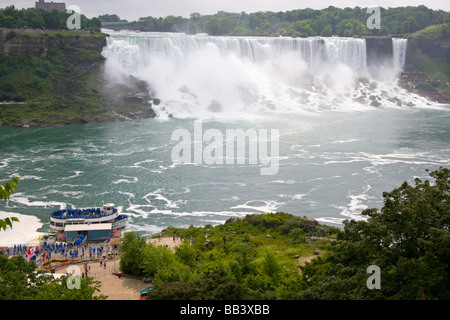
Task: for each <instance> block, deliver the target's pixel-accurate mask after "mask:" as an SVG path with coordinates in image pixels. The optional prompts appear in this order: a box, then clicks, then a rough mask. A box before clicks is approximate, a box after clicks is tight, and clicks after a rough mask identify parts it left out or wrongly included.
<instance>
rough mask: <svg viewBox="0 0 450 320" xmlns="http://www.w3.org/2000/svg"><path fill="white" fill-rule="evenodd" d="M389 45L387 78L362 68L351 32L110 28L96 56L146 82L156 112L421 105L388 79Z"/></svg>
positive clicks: (116, 73) (114, 73)
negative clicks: (292, 34)
mask: <svg viewBox="0 0 450 320" xmlns="http://www.w3.org/2000/svg"><path fill="white" fill-rule="evenodd" d="M393 48H394V51H393V57H392V59H393V61H394V64H395V65H396V66H397V68H395V70H396V71H395V74H393V75H392V76H389V77H388V79H389V80H388V81H386V76H384V80H383V81H378V80H377V79H376V77H374V76H373V75H371V74H369V73H368V71H367V58H366V43H365V40H364V39H355V38H338V37H331V38H321V37H315V38H284V37H279V38H265V37H212V36H201V35H196V36H192V35H184V34H168V33H132V32H120V33H114V32H112V33H111V34H110V37H108V44H107V47H106V48H105V50H104V52H103V54H104V56H105V57H106V58H107V65H106V72H107V76H108V79H109V81H110V82H112V83H113V82H115V81H118V82H120V81H124V80H121V79H126V77H127V76H128V75H133V76H135V77H137V78H139V79H142V80H145V81H147V82H148V83H149V84H150V87H151V88H152V91H153V92H152V93H153V95H154V96H157V97H158V98H160V99H161V101H162V103H161V104H160V105H159V106H155V108H156V110H155V111H156V112H157V113H158V115H159V116H161V117H163V116H167V115H172V116H174V117H220V118H226V117H236V116H239V117H243V116H245V115H249V114H250V115H255V114H267V113H269V114H273V113H284V112H288V113H290V112H305V111H323V110H359V109H364V108H368V107H369V108H372V107H380V106H383V107H398V106H402V105H406V104H408V105H415V104H417V103H423V104H425V103H427V102H426V100H425V99H421V98H420V97H418V96H415V95H412V94H410V93H408V92H407V91H406V90H403V89H401V88H400V87H398V86H397V85H396V76H397V75H398V72H399V70H400V71H401V67H402V66H403V64H404V60H405V52H406V40H403V39H395V40H393ZM383 72H384V73H386V71H383Z"/></svg>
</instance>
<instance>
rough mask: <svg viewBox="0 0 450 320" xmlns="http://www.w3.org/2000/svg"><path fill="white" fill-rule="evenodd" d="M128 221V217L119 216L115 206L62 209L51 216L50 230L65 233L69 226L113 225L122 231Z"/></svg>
mask: <svg viewBox="0 0 450 320" xmlns="http://www.w3.org/2000/svg"><path fill="white" fill-rule="evenodd" d="M127 221H128V215H126V214H119V212H118V211H117V209H116V208H115V206H114V204H112V203H107V204H104V203H103V204H102V206H101V207H99V208H85V209H60V210H56V211H53V212H52V213H51V216H50V228H51V229H52V230H54V231H57V232H59V231H64V228H65V227H66V226H67V225H77V224H90V225H91V224H103V223H111V224H112V229H113V230H116V229H122V228H124V227H125V225H126V223H127Z"/></svg>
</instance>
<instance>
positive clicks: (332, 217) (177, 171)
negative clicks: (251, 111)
mask: <svg viewBox="0 0 450 320" xmlns="http://www.w3.org/2000/svg"><path fill="white" fill-rule="evenodd" d="M449 110H450V109H449V107H448V106H438V107H429V108H386V109H375V108H373V109H367V110H366V111H353V112H350V111H349V112H331V111H330V112H321V113H304V114H289V115H287V114H285V115H279V116H277V117H258V118H255V119H252V120H226V121H225V120H222V121H221V120H217V119H216V120H208V121H207V120H205V121H203V129H204V130H207V129H209V128H213V129H216V130H218V131H219V132H223V133H225V132H226V129H243V130H247V129H261V128H265V129H278V130H279V133H280V138H279V169H278V172H277V173H276V174H275V175H261V174H260V169H261V167H262V166H263V164H261V163H257V164H249V163H248V161H246V162H245V163H243V164H236V162H234V163H233V164H212V165H208V164H201V163H200V164H194V163H190V164H189V163H181V164H174V163H173V161H172V158H171V152H172V150H173V148H174V147H175V145H177V143H178V142H176V141H171V135H172V133H173V132H174V130H176V129H179V128H183V129H186V130H188V131H190V132H193V126H194V119H165V120H162V119H148V120H140V121H130V122H122V123H102V124H89V125H70V126H65V127H53V128H9V127H0V181H6V180H8V179H9V178H10V177H12V176H18V177H20V178H21V181H20V183H19V186H18V187H19V188H18V190H17V192H16V193H15V194H14V195H13V196H12V197H11V199H10V200H9V201H8V202H7V203H5V202H2V203H0V214H1V215H0V218H1V217H4V216H10V215H12V214H19V217H22V218H23V219H22V222H23V223H22V226H21V229H17V230H20V233H21V236H23V237H26V235H28V236H29V237H32V236H33V232H35V231H38V232H47V231H48V230H49V224H48V221H46V220H45V219H48V218H49V216H50V212H51V211H53V210H56V209H59V208H60V206H61V204H65V205H67V206H69V207H92V206H98V205H100V204H101V202H102V201H104V202H113V203H115V204H116V205H117V206H118V207H119V209H120V211H121V212H125V213H128V214H130V221H129V225H128V227H127V229H126V230H133V231H138V232H140V233H142V234H153V233H156V232H158V231H160V230H161V229H163V228H165V227H167V226H169V225H172V226H176V227H187V226H189V225H194V226H200V225H206V224H212V225H215V224H219V223H223V222H225V221H226V220H227V219H228V218H229V217H235V216H237V217H243V216H245V215H246V214H248V213H263V212H275V211H285V212H288V213H291V214H294V215H299V216H303V215H306V216H310V217H313V218H315V219H317V220H319V221H320V222H323V223H328V224H332V225H335V226H341V225H342V222H343V221H344V220H345V219H348V218H353V219H362V218H363V217H362V216H361V211H362V210H363V209H365V208H372V207H377V208H380V207H381V206H382V192H383V191H390V190H392V189H393V188H395V187H398V186H399V185H400V184H401V183H402V182H403V181H409V182H412V181H413V179H414V178H415V177H419V178H426V177H427V176H428V175H427V173H426V172H425V169H436V168H438V167H439V166H447V167H448V166H449V164H450V126H449V124H450V112H449ZM29 217H35V218H33V219H26V218H29ZM2 237H3V238H2ZM12 237H14V235H13V234H11V233H3V235H2V233H0V244H1V243H6V242H8V239H9V240H11V238H12Z"/></svg>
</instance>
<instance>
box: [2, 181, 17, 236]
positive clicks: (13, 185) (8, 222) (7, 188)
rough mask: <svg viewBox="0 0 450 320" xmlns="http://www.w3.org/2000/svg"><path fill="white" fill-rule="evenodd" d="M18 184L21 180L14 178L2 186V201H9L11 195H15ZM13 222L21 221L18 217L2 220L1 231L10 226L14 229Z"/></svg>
mask: <svg viewBox="0 0 450 320" xmlns="http://www.w3.org/2000/svg"><path fill="white" fill-rule="evenodd" d="M18 183H19V178H17V177H13V178H12V179H11V180H9V181H7V182H5V184H3V185H0V200H8V199H9V197H10V195H11V194H13V193H14V190H16V189H17V184H18ZM13 222H19V219H18V218H17V217H9V218H5V219H0V230H2V229H3V230H6V228H7V227H8V226H9V227H10V228H12V223H13Z"/></svg>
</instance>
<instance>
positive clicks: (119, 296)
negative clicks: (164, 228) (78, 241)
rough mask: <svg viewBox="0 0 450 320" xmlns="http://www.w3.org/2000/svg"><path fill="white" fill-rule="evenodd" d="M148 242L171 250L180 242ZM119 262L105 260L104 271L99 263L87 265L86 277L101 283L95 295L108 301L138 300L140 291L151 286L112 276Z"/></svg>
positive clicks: (153, 240)
mask: <svg viewBox="0 0 450 320" xmlns="http://www.w3.org/2000/svg"><path fill="white" fill-rule="evenodd" d="M149 242H151V243H153V244H154V245H163V246H166V245H167V247H169V248H171V249H172V250H173V249H174V248H175V247H176V246H178V245H180V244H181V242H182V241H181V239H180V238H175V241H174V240H173V238H172V237H162V238H161V239H159V238H156V239H148V240H147V243H149ZM119 261H120V260H119V259H116V260H107V261H106V269H105V267H104V266H100V262H99V261H96V262H90V263H88V267H89V266H90V267H91V269H90V271H88V275H89V276H91V277H94V279H95V280H98V281H101V287H100V290H101V292H98V293H96V295H99V294H104V295H105V296H108V300H139V298H140V291H141V290H143V289H147V288H148V287H149V286H150V285H151V284H150V283H144V282H143V281H142V280H137V279H133V278H128V277H124V276H122V277H121V278H120V279H119V277H118V276H116V275H114V274H113V272H117V271H119Z"/></svg>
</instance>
